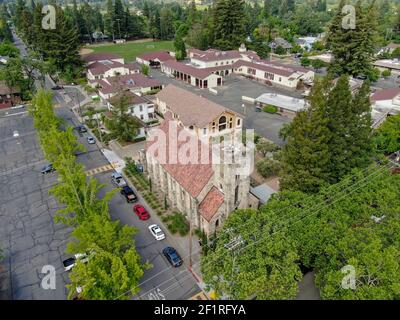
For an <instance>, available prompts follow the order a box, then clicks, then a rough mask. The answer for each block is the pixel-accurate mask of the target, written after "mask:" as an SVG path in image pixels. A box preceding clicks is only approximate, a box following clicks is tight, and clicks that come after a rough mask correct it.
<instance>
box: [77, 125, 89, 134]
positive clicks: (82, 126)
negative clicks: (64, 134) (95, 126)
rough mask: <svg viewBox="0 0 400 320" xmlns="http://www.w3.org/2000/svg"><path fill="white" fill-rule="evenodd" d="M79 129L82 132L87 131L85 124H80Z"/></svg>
mask: <svg viewBox="0 0 400 320" xmlns="http://www.w3.org/2000/svg"><path fill="white" fill-rule="evenodd" d="M78 131H79V132H81V133H84V132H87V129H86V127H85V126H84V125H81V126H78Z"/></svg>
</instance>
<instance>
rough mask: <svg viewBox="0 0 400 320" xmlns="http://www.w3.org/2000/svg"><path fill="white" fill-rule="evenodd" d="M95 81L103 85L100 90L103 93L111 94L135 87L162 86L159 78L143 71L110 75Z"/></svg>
mask: <svg viewBox="0 0 400 320" xmlns="http://www.w3.org/2000/svg"><path fill="white" fill-rule="evenodd" d="M95 82H97V83H98V84H99V86H100V87H101V89H100V91H101V92H102V93H103V94H109V93H114V92H118V91H121V90H126V89H133V88H153V87H160V86H161V83H160V82H159V81H158V80H155V79H152V78H149V77H146V76H144V75H143V74H141V73H134V74H126V75H122V76H117V77H109V78H104V79H101V80H96V81H95Z"/></svg>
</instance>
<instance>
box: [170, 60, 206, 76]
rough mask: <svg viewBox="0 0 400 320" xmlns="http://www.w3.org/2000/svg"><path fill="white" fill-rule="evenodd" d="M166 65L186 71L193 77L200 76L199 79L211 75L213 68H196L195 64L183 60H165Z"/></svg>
mask: <svg viewBox="0 0 400 320" xmlns="http://www.w3.org/2000/svg"><path fill="white" fill-rule="evenodd" d="M164 66H166V67H168V68H171V69H173V70H176V71H179V72H183V73H186V74H188V75H190V76H192V77H195V78H198V79H205V78H207V77H208V76H210V74H212V72H213V71H212V70H211V69H210V70H209V68H204V69H200V68H196V67H194V66H191V65H188V64H185V63H182V62H178V61H173V60H170V61H166V62H164Z"/></svg>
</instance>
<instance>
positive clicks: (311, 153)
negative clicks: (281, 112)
mask: <svg viewBox="0 0 400 320" xmlns="http://www.w3.org/2000/svg"><path fill="white" fill-rule="evenodd" d="M328 87H329V85H328V80H327V79H325V80H323V81H318V82H317V83H316V84H315V85H314V87H313V89H312V92H311V94H310V97H309V98H310V107H309V108H307V109H306V110H304V111H301V112H299V113H298V114H297V115H296V117H295V118H294V120H293V122H292V123H291V124H290V125H289V126H287V127H286V128H284V129H283V130H282V136H283V138H284V139H285V140H286V142H287V144H286V145H285V146H284V148H283V150H282V169H283V170H282V174H281V186H282V188H284V189H291V190H301V191H303V192H307V193H309V192H317V191H318V190H319V189H320V187H321V186H322V185H323V184H324V183H326V181H327V180H328V177H329V170H328V165H329V146H328V143H329V141H330V140H331V138H330V131H329V129H328V126H327V125H328V119H327V118H326V116H325V106H326V100H325V99H326V98H325V97H326V95H327V91H328Z"/></svg>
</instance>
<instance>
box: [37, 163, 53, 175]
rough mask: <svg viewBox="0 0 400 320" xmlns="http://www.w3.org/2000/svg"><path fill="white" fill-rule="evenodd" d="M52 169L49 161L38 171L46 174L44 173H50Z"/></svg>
mask: <svg viewBox="0 0 400 320" xmlns="http://www.w3.org/2000/svg"><path fill="white" fill-rule="evenodd" d="M53 171H55V169H54V167H53V164H52V163H49V164H47V165H45V166H44V167H43V168H42V170H41V171H40V172H41V173H43V174H46V173H50V172H53Z"/></svg>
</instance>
